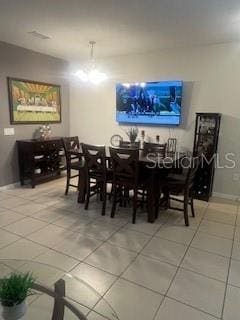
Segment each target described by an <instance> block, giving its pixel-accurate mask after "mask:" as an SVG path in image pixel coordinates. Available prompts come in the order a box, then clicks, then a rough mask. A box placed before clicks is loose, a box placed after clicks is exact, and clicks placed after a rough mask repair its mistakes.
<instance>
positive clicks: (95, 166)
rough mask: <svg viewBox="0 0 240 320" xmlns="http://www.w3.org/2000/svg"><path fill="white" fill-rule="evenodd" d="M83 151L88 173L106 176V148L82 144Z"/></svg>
mask: <svg viewBox="0 0 240 320" xmlns="http://www.w3.org/2000/svg"><path fill="white" fill-rule="evenodd" d="M82 151H83V156H84V159H85V162H86V167H87V169H88V172H89V173H98V174H102V175H105V174H106V171H107V165H106V149H105V146H94V145H90V144H85V143H82Z"/></svg>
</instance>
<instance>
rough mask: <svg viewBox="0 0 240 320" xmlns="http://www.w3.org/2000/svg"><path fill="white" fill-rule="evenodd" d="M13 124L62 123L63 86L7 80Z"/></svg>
mask: <svg viewBox="0 0 240 320" xmlns="http://www.w3.org/2000/svg"><path fill="white" fill-rule="evenodd" d="M7 83H8V96H9V112H10V123H11V124H40V123H61V117H62V115H61V86H60V85H56V84H51V83H45V82H40V81H33V80H26V79H20V78H11V77H8V78H7Z"/></svg>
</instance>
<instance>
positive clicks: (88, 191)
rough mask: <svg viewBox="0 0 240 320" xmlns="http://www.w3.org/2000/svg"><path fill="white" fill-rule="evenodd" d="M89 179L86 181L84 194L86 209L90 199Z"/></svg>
mask: <svg viewBox="0 0 240 320" xmlns="http://www.w3.org/2000/svg"><path fill="white" fill-rule="evenodd" d="M90 187H91V186H90V180H89V179H88V181H87V194H86V200H85V210H88V206H89V200H90V190H91V189H90Z"/></svg>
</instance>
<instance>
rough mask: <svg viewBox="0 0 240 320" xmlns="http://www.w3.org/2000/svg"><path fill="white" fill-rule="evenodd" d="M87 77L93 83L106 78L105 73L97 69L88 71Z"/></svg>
mask: <svg viewBox="0 0 240 320" xmlns="http://www.w3.org/2000/svg"><path fill="white" fill-rule="evenodd" d="M88 79H89V81H90V82H92V83H93V84H99V83H101V82H103V81H105V80H106V79H107V75H106V74H105V73H103V72H99V71H98V70H97V69H93V70H91V71H90V72H89V74H88Z"/></svg>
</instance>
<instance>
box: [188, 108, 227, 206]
mask: <svg viewBox="0 0 240 320" xmlns="http://www.w3.org/2000/svg"><path fill="white" fill-rule="evenodd" d="M220 122H221V114H220V113H197V114H196V125H195V136H194V147H193V155H197V154H199V153H200V154H203V155H204V157H203V161H202V165H201V166H200V167H199V169H198V172H197V175H196V180H195V186H194V189H195V197H196V198H197V199H200V200H205V201H208V200H209V198H210V197H211V195H212V188H213V179H214V171H215V163H216V157H215V155H216V153H217V146H218V137H219V130H220Z"/></svg>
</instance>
